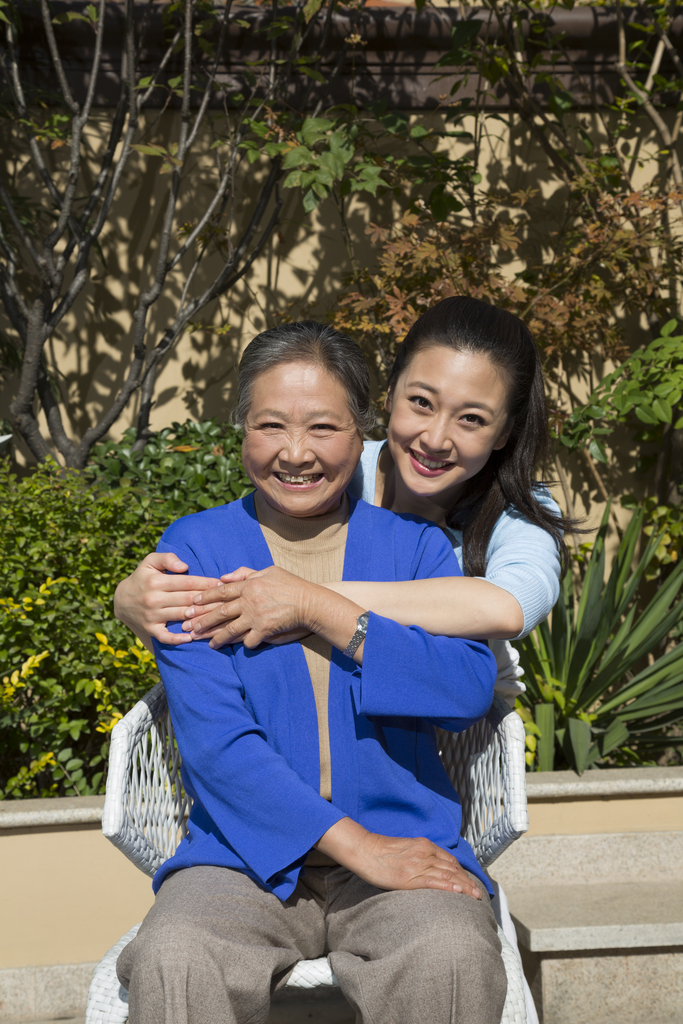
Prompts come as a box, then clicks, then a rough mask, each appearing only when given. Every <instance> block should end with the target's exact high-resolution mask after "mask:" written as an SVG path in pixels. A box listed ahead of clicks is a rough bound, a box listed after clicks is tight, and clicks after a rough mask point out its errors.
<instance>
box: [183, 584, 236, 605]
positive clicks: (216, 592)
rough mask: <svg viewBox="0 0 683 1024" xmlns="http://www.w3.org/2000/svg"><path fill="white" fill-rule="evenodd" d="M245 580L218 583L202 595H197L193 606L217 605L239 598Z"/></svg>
mask: <svg viewBox="0 0 683 1024" xmlns="http://www.w3.org/2000/svg"><path fill="white" fill-rule="evenodd" d="M243 583H244V580H237V581H236V582H234V583H218V584H217V585H215V586H213V587H209V588H208V589H206V590H204V591H203V592H202V593H199V594H195V595H194V597H193V598H192V603H193V604H200V605H207V604H217V603H218V602H219V601H230V600H232V599H233V598H235V597H239V596H240V594H241V593H242V585H243Z"/></svg>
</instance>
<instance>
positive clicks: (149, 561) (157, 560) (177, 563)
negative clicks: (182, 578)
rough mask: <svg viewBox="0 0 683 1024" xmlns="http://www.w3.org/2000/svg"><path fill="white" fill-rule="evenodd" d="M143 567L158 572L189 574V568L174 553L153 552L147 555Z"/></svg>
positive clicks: (143, 560) (142, 563)
mask: <svg viewBox="0 0 683 1024" xmlns="http://www.w3.org/2000/svg"><path fill="white" fill-rule="evenodd" d="M140 564H141V565H144V566H145V567H146V568H148V569H156V570H157V571H158V572H187V570H188V566H187V564H186V563H185V562H183V561H182V559H180V558H178V556H177V555H176V554H174V553H173V552H172V551H153V552H152V553H151V554H149V555H146V556H145V557H144V558H143V559H142V562H141V563H140Z"/></svg>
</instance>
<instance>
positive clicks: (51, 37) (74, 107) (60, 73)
mask: <svg viewBox="0 0 683 1024" xmlns="http://www.w3.org/2000/svg"><path fill="white" fill-rule="evenodd" d="M40 11H41V14H42V16H43V28H44V29H45V35H46V36H47V45H48V47H49V49H50V56H51V57H52V65H53V67H54V69H55V73H56V75H57V81H58V82H59V87H60V89H61V90H62V95H63V96H64V100H65V102H66V105H67V107H68V108H69V110H70V111H71V113H72V115H73V116H74V117H75V116H76V115H77V114H78V112H79V106H78V103H76V100H75V99H74V98H73V95H72V93H71V89H70V88H69V83H68V82H67V80H66V74H65V73H64V65H63V64H62V58H61V55H60V53H59V47H58V46H57V39H56V37H55V30H54V26H53V24H52V18H51V17H50V8H49V7H48V4H47V0H40Z"/></svg>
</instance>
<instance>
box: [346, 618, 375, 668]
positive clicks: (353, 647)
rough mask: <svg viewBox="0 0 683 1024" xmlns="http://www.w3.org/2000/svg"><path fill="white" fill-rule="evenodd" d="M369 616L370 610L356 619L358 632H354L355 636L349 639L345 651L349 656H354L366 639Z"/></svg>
mask: <svg viewBox="0 0 683 1024" xmlns="http://www.w3.org/2000/svg"><path fill="white" fill-rule="evenodd" d="M369 618H370V612H363V614H362V615H359V616H358V618H357V619H356V632H355V633H354V634H353V636H352V637H351V639H350V640H349V642H348V645H347V648H346V650H345V651H344V654H345V655H346V656H347V657H348V658H352V657H353V656H354V654H355V653H356V651H357V650H358V648H359V647H360V645H361V644H362V643H363V641H364V640H365V634H366V633H367V631H368V619H369Z"/></svg>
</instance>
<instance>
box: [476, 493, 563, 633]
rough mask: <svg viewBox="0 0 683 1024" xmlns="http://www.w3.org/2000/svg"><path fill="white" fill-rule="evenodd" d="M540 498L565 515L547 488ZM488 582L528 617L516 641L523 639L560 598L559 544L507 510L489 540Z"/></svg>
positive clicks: (558, 512)
mask: <svg viewBox="0 0 683 1024" xmlns="http://www.w3.org/2000/svg"><path fill="white" fill-rule="evenodd" d="M537 497H538V500H539V501H540V502H541V504H542V505H544V506H545V507H546V508H547V509H549V510H550V511H551V512H553V513H554V514H555V515H557V516H559V515H561V513H560V509H559V506H558V505H557V504H556V502H555V501H554V500H553V499H552V497H551V496H550V492H549V491H548V489H547V487H542V488H538V490H537ZM486 579H487V580H488V581H489V583H495V585H496V586H497V587H502V589H503V590H507V592H508V593H509V594H512V596H513V597H514V598H515V599H516V600H517V601H518V602H519V606H520V608H521V609H522V613H523V614H524V628H523V629H522V631H521V633H519V635H518V636H517V637H515V638H514V639H516V640H519V639H521V637H524V636H526V635H527V633H530V632H531V630H532V629H533V628H534V627H535V626H537V625H538V624H539V622H543V620H544V619H546V618H547V617H548V615H549V614H550V612H551V610H552V608H553V605H554V604H555V602H556V601H557V599H558V597H559V595H560V554H559V551H558V550H557V544H556V543H555V541H554V540H553V538H552V537H551V536H550V534H549V533H546V531H545V530H543V529H541V527H540V526H534V525H533V523H530V522H529V520H528V519H526V518H525V517H524V516H523V515H522V514H521V513H520V512H516V511H514V510H512V511H506V512H504V513H503V514H502V516H501V517H500V519H499V520H498V522H497V523H496V525H495V526H494V528H493V533H492V534H491V539H490V540H489V545H488V549H487V552H486Z"/></svg>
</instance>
